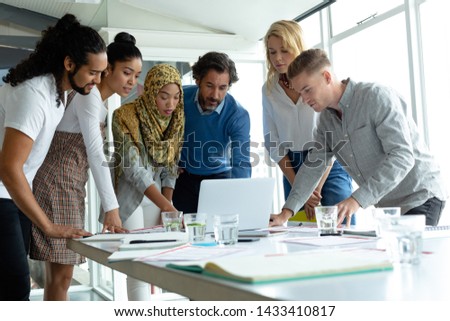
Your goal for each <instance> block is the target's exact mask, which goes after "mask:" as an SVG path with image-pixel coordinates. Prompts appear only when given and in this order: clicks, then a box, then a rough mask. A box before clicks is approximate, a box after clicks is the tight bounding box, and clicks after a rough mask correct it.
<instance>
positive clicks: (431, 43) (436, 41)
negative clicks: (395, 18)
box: [420, 0, 450, 224]
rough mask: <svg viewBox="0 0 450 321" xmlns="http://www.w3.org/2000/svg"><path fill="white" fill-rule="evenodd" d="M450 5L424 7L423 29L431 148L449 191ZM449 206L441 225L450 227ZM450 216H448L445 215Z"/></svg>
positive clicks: (435, 1)
mask: <svg viewBox="0 0 450 321" xmlns="http://www.w3.org/2000/svg"><path fill="white" fill-rule="evenodd" d="M449 10H450V2H448V1H446V0H428V1H426V2H424V3H423V4H422V5H421V6H420V18H421V28H422V30H421V31H422V48H423V61H424V62H423V68H424V77H425V79H424V80H425V97H426V110H425V112H426V116H427V124H426V128H427V130H428V137H429V141H430V149H431V151H432V152H433V154H434V155H435V156H436V158H437V160H438V162H439V165H440V166H441V170H442V173H443V175H444V180H445V182H446V183H447V188H450V164H449V163H448V161H447V160H448V147H447V146H448V140H447V139H446V136H447V135H446V134H444V131H445V128H447V126H448V122H449V119H450V107H449V106H448V88H450V79H449V78H448V76H447V73H448V71H449V70H450V60H449V59H448V57H450V41H449V39H450V23H449V21H448V18H447V15H448V12H449ZM449 212H450V210H449V208H448V206H447V207H446V209H444V214H443V215H442V216H441V221H440V224H450V218H449V217H448V216H449V215H448V214H449ZM445 213H447V214H445Z"/></svg>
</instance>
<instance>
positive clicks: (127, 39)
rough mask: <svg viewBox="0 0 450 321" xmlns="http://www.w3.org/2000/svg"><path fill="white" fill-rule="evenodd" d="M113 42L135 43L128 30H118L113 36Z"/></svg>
mask: <svg viewBox="0 0 450 321" xmlns="http://www.w3.org/2000/svg"><path fill="white" fill-rule="evenodd" d="M114 42H123V43H128V44H133V45H136V39H135V38H134V37H133V36H132V35H130V34H129V33H128V32H119V33H118V34H117V35H116V36H115V37H114Z"/></svg>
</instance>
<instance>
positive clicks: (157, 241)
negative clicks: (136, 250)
mask: <svg viewBox="0 0 450 321" xmlns="http://www.w3.org/2000/svg"><path fill="white" fill-rule="evenodd" d="M176 241H178V240H132V241H130V244H142V243H165V242H176Z"/></svg>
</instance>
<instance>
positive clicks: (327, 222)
mask: <svg viewBox="0 0 450 321" xmlns="http://www.w3.org/2000/svg"><path fill="white" fill-rule="evenodd" d="M314 211H315V214H316V221H317V229H318V232H319V236H320V235H324V234H335V233H337V216H338V208H337V206H316V207H315V208H314Z"/></svg>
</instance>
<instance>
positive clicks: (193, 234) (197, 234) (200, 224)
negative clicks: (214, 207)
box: [183, 213, 206, 243]
mask: <svg viewBox="0 0 450 321" xmlns="http://www.w3.org/2000/svg"><path fill="white" fill-rule="evenodd" d="M183 217H184V226H185V227H186V231H187V233H188V237H189V242H191V243H198V242H203V241H204V240H205V232H206V214H205V213H186V214H184V215H183Z"/></svg>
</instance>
